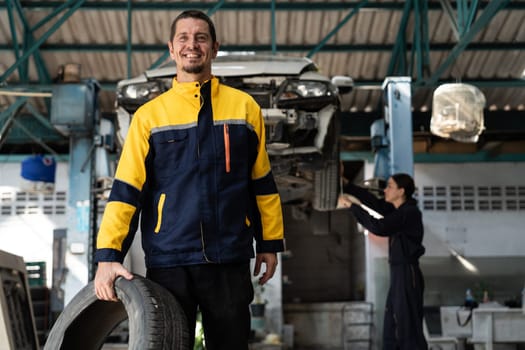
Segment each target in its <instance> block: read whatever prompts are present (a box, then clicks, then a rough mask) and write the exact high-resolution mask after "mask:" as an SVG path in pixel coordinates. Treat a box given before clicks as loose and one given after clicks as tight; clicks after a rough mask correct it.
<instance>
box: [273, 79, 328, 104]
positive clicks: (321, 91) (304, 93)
mask: <svg viewBox="0 0 525 350" xmlns="http://www.w3.org/2000/svg"><path fill="white" fill-rule="evenodd" d="M336 100H337V89H336V87H335V86H334V85H332V84H330V82H325V81H316V80H287V81H286V82H284V84H283V86H282V87H281V89H280V90H279V92H278V93H277V106H278V107H279V108H303V109H308V110H319V109H321V108H323V107H324V106H326V105H327V104H329V103H335V101H336Z"/></svg>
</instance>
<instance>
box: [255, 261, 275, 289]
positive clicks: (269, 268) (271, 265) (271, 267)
mask: <svg viewBox="0 0 525 350" xmlns="http://www.w3.org/2000/svg"><path fill="white" fill-rule="evenodd" d="M262 263H265V264H266V271H264V273H263V274H262V276H261V277H260V278H259V284H260V285H263V284H265V283H266V282H268V280H269V279H270V278H272V276H273V274H274V273H275V268H276V267H277V253H258V254H257V256H256V257H255V268H254V269H253V275H254V276H257V275H259V273H260V272H261V265H262Z"/></svg>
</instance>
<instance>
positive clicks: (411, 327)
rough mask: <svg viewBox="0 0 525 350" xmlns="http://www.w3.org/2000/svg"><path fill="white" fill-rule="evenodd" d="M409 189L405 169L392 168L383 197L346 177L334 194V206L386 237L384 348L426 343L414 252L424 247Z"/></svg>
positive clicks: (421, 347)
mask: <svg viewBox="0 0 525 350" xmlns="http://www.w3.org/2000/svg"><path fill="white" fill-rule="evenodd" d="M414 189H415V186H414V180H413V179H412V177H411V176H410V175H407V174H395V175H392V176H391V177H390V178H389V179H388V182H387V187H386V188H385V190H384V194H385V196H384V200H383V199H379V198H377V197H376V196H374V195H373V194H372V193H370V192H369V191H368V190H366V189H364V188H361V187H358V186H356V185H353V184H351V183H348V184H346V185H345V186H344V194H342V195H341V196H340V197H339V200H338V207H339V208H350V210H351V212H352V214H353V215H354V216H355V218H356V219H357V221H358V222H359V223H360V224H361V225H363V226H364V227H365V228H366V229H367V230H368V231H370V232H371V233H373V234H375V235H378V236H383V237H388V253H389V260H388V261H389V264H390V288H389V290H388V295H387V300H386V306H385V320H384V324H383V349H384V350H398V349H399V350H426V349H427V348H428V346H427V342H426V340H425V336H424V334H423V290H424V280H423V274H422V273H421V270H420V268H419V258H420V257H421V256H422V255H423V254H424V253H425V247H424V246H423V245H422V241H423V222H422V216H421V211H420V210H419V208H418V207H417V203H416V200H415V199H413V198H412V194H413V193H414ZM369 209H372V210H373V211H375V212H376V213H374V212H373V211H370V210H369ZM378 214H379V215H378Z"/></svg>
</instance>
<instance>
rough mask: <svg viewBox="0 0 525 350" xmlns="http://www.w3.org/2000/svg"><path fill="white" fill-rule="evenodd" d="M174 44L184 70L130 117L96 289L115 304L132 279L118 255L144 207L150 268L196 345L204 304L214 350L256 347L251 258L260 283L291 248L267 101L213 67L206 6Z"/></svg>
mask: <svg viewBox="0 0 525 350" xmlns="http://www.w3.org/2000/svg"><path fill="white" fill-rule="evenodd" d="M168 48H169V53H170V57H171V59H173V60H174V61H175V63H176V65H177V76H176V77H175V78H174V79H173V86H172V88H171V89H170V90H168V91H166V92H165V93H163V94H161V95H160V96H158V97H156V98H155V99H153V100H151V101H150V102H148V103H146V104H144V105H143V106H142V107H140V108H139V109H138V110H137V112H136V113H135V115H134V116H133V119H132V122H131V125H130V128H129V131H128V134H127V137H126V141H125V143H124V147H123V150H122V154H121V157H120V161H119V163H118V167H117V170H116V174H115V179H114V183H113V186H112V190H111V194H110V197H109V200H108V204H107V206H106V209H105V211H104V215H103V219H102V222H101V226H100V229H99V233H98V237H97V250H96V255H95V259H96V261H97V263H98V269H97V272H96V276H95V282H94V284H95V292H96V295H97V297H98V298H99V299H101V300H108V301H116V300H117V298H116V294H115V291H114V281H115V279H116V278H117V277H118V276H123V277H124V278H127V279H131V278H132V277H133V275H132V274H131V273H130V272H129V271H128V270H127V269H126V268H125V267H124V266H123V265H122V262H123V259H124V256H125V254H126V252H127V250H128V248H129V246H130V244H131V241H132V240H133V236H134V233H135V231H136V229H137V226H138V222H139V214H140V216H141V218H140V229H141V233H142V247H143V250H144V254H145V260H146V268H147V272H146V277H147V278H149V279H151V280H153V281H155V282H157V283H159V284H161V285H162V286H164V287H165V288H167V289H168V290H169V291H170V292H171V293H172V294H173V295H174V296H175V297H176V298H177V299H178V301H179V303H180V304H181V306H182V308H183V310H184V313H185V316H186V318H187V321H188V327H189V332H190V342H193V341H194V338H195V337H194V331H195V323H196V316H197V311H198V310H200V312H201V314H202V322H203V328H204V336H205V343H206V348H207V349H208V350H214V349H223V350H235V349H239V350H242V349H248V342H249V337H250V311H249V304H250V303H251V301H252V299H253V286H252V277H251V273H250V259H251V258H253V257H254V256H255V265H254V276H258V283H260V284H261V285H262V284H265V283H266V282H267V281H268V280H269V279H270V278H271V277H272V276H273V274H274V272H275V269H276V266H277V252H280V251H283V250H284V234H283V219H282V208H281V201H280V197H279V195H278V192H277V188H276V185H275V182H274V179H273V175H272V172H271V169H270V162H269V158H268V154H267V153H266V148H265V129H264V122H263V118H262V114H261V109H260V107H259V105H258V104H257V103H256V102H255V101H254V100H253V98H252V97H251V96H249V95H248V94H246V93H244V92H242V91H240V90H236V89H233V88H231V87H228V86H226V85H223V84H221V83H220V82H219V80H218V79H217V78H216V77H214V76H213V75H212V71H211V65H212V60H213V59H214V58H215V57H216V56H217V52H218V49H219V43H218V42H217V39H216V32H215V27H214V24H213V22H212V21H211V19H210V18H209V17H208V16H207V15H205V14H204V13H202V12H200V11H194V10H191V11H185V12H182V13H181V14H180V15H179V16H178V17H177V18H176V19H175V20H174V21H173V23H172V25H171V36H170V40H169V42H168ZM254 239H255V241H256V252H257V254H256V255H255V254H254V249H253V240H254ZM263 265H264V268H262V267H263ZM263 270H264V271H263ZM261 272H262V274H261ZM191 349H193V345H192V346H191Z"/></svg>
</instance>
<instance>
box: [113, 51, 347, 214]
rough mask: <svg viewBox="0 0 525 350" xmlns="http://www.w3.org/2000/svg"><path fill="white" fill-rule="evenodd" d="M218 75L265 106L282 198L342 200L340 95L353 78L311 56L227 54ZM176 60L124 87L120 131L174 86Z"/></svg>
mask: <svg viewBox="0 0 525 350" xmlns="http://www.w3.org/2000/svg"><path fill="white" fill-rule="evenodd" d="M212 73H213V74H214V75H215V76H216V77H218V78H219V79H220V80H221V82H222V83H224V84H226V85H230V86H232V87H235V88H238V89H240V90H243V91H245V92H247V93H248V94H250V95H251V96H252V97H253V98H254V99H255V100H256V101H257V102H258V103H259V105H260V106H261V109H262V114H263V117H264V121H265V127H266V148H267V150H268V154H269V156H270V161H271V164H272V172H273V174H274V177H275V180H276V183H277V187H278V190H279V193H280V195H281V200H282V202H283V203H285V204H286V203H297V204H305V203H307V204H311V206H312V207H313V208H314V209H316V210H321V211H325V210H332V209H334V208H335V206H336V202H337V196H338V184H339V180H338V179H339V170H338V169H339V129H340V126H339V125H340V112H341V100H340V97H341V95H343V94H346V93H349V92H350V91H351V89H352V86H353V82H352V79H351V78H349V77H343V76H338V77H334V78H332V79H331V80H330V79H329V78H328V77H326V76H323V75H321V74H320V73H319V69H318V67H317V66H316V65H315V63H314V62H312V61H311V60H310V59H308V58H301V57H285V56H272V55H252V54H235V55H232V54H228V55H220V56H218V57H217V58H216V59H215V60H214V61H213V65H212ZM175 75H176V67H175V64H174V63H170V64H168V65H165V66H163V67H160V68H156V69H152V70H148V71H146V72H145V73H143V74H141V75H140V76H138V77H136V78H132V79H127V80H122V81H120V82H119V83H118V85H117V116H118V123H119V129H120V130H119V136H120V138H121V139H123V138H124V137H125V134H126V132H127V127H128V126H129V123H130V120H131V118H132V116H133V113H134V112H135V111H136V110H137V108H138V107H139V106H141V105H142V104H144V103H145V102H147V101H149V100H151V99H152V98H154V97H155V96H158V95H159V94H161V93H163V92H164V91H166V90H168V89H169V88H171V84H172V79H173V77H174V76H175Z"/></svg>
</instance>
